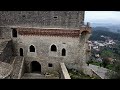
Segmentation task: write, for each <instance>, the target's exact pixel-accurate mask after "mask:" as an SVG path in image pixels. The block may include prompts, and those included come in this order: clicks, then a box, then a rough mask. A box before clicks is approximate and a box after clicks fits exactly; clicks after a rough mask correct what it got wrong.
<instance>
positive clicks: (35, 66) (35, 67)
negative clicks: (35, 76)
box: [31, 61, 41, 73]
mask: <svg viewBox="0 0 120 90" xmlns="http://www.w3.org/2000/svg"><path fill="white" fill-rule="evenodd" d="M31 73H41V65H40V63H39V62H37V61H32V62H31Z"/></svg>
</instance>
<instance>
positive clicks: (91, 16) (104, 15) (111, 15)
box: [85, 11, 120, 24]
mask: <svg viewBox="0 0 120 90" xmlns="http://www.w3.org/2000/svg"><path fill="white" fill-rule="evenodd" d="M85 22H91V23H112V24H120V12H117V11H86V12H85Z"/></svg>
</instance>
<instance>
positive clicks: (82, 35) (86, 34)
mask: <svg viewBox="0 0 120 90" xmlns="http://www.w3.org/2000/svg"><path fill="white" fill-rule="evenodd" d="M88 35H89V32H88V31H83V32H82V33H81V40H82V41H86V40H87V38H88Z"/></svg>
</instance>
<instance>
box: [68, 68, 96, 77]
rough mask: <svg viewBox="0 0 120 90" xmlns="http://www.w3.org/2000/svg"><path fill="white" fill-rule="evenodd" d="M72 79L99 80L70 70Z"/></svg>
mask: <svg viewBox="0 0 120 90" xmlns="http://www.w3.org/2000/svg"><path fill="white" fill-rule="evenodd" d="M68 72H69V74H70V77H71V79H98V78H97V77H90V76H89V75H85V74H84V73H83V72H78V71H74V70H72V69H69V70H68Z"/></svg>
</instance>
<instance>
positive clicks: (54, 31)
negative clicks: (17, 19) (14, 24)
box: [17, 28, 80, 37]
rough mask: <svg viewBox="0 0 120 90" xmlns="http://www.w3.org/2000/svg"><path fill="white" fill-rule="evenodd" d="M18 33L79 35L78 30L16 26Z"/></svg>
mask: <svg viewBox="0 0 120 90" xmlns="http://www.w3.org/2000/svg"><path fill="white" fill-rule="evenodd" d="M17 30H18V33H19V34H20V35H42V36H63V37H79V34H80V30H63V29H35V28H18V29H17Z"/></svg>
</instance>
